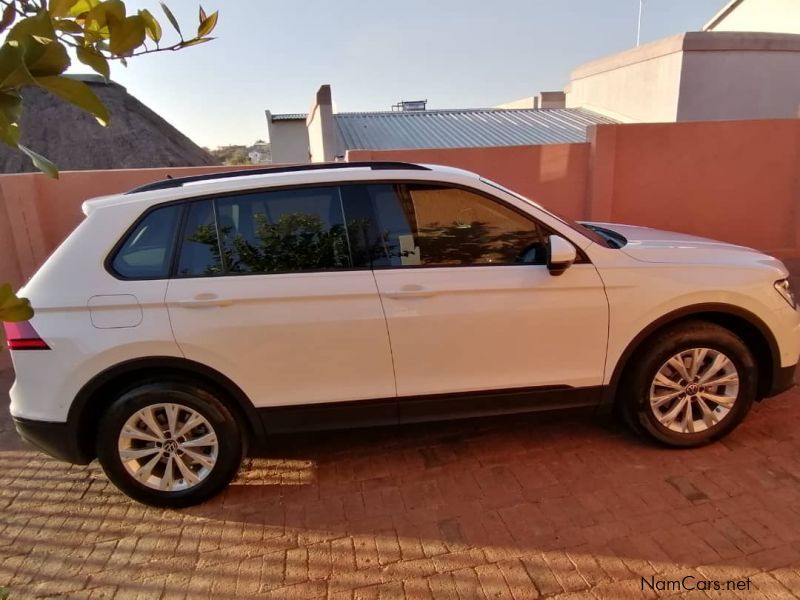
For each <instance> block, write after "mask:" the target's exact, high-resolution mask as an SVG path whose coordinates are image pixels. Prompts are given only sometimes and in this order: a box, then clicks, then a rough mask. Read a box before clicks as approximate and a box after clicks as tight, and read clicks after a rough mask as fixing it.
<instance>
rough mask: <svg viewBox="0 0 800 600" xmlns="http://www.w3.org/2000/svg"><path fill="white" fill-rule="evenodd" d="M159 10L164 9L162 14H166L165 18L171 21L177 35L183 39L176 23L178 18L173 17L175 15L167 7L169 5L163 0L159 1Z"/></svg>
mask: <svg viewBox="0 0 800 600" xmlns="http://www.w3.org/2000/svg"><path fill="white" fill-rule="evenodd" d="M161 10H163V11H164V14H165V15H167V19H169V22H170V23H172V26H173V27H174V28H175V31H177V32H178V35H179V36H181V39H183V34H182V33H181V27H180V25H178V20H177V19H176V18H175V15H173V14H172V11H171V10H170V9H169V7H168V6H167V5H166V4H164V3H163V2H162V3H161Z"/></svg>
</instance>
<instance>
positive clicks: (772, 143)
mask: <svg viewBox="0 0 800 600" xmlns="http://www.w3.org/2000/svg"><path fill="white" fill-rule="evenodd" d="M348 158H349V159H350V160H370V159H375V160H407V161H412V162H424V163H438V164H444V165H451V166H455V167H461V168H465V169H469V170H471V171H476V172H478V173H481V174H482V175H485V176H486V177H488V178H490V179H494V180H496V181H498V182H500V183H502V184H504V185H507V186H508V187H511V188H513V189H516V190H518V191H519V192H521V193H523V194H525V195H528V196H530V197H532V198H534V199H535V200H537V201H539V202H541V203H542V204H544V205H545V206H547V207H548V208H550V209H552V210H555V211H557V212H560V213H562V214H564V215H567V216H570V217H573V218H578V219H592V220H598V221H617V222H625V223H635V224H642V225H649V226H653V227H660V228H665V229H672V230H677V231H683V232H687V233H694V234H700V235H704V236H708V237H712V238H717V239H721V240H726V241H730V242H734V243H740V244H745V245H748V246H754V247H756V248H759V249H762V250H765V251H768V252H771V253H774V254H777V255H779V256H782V257H800V119H785V120H766V121H727V122H725V121H723V122H719V121H717V122H700V123H698V122H694V123H677V124H676V123H663V124H627V125H600V126H597V127H594V128H592V129H591V130H590V135H589V141H588V142H587V143H583V144H556V145H545V146H514V147H502V148H459V149H450V150H442V149H433V150H391V151H350V152H349V153H348ZM228 168H238V167H228ZM221 169H225V167H201V168H183V169H136V170H119V171H73V172H64V173H62V174H61V178H60V179H59V180H52V179H48V178H47V177H45V176H43V175H40V174H22V175H0V281H11V282H12V283H13V284H15V285H17V286H18V285H20V284H22V283H23V282H24V280H25V279H26V278H27V277H29V276H30V275H31V274H32V273H33V272H34V271H35V270H36V268H37V267H38V266H39V265H40V264H41V263H42V262H43V261H44V260H45V258H46V257H47V255H48V254H49V253H50V252H52V250H53V249H54V248H55V247H56V246H57V245H58V244H59V243H60V242H61V241H62V240H63V239H64V237H66V235H67V234H68V233H69V232H70V231H71V230H72V229H73V228H74V227H75V225H77V223H79V222H80V220H81V219H82V217H83V215H82V213H81V210H80V207H81V203H82V202H83V201H84V200H86V199H88V198H92V197H95V196H99V195H104V194H111V193H117V192H122V191H125V190H128V189H131V188H133V187H135V186H137V185H141V184H143V183H147V182H149V181H154V180H157V179H163V178H164V177H165V176H166V175H167V174H170V175H172V176H175V177H179V176H183V175H190V174H200V173H204V172H208V171H214V170H221Z"/></svg>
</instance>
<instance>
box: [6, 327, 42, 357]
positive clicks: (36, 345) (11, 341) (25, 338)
mask: <svg viewBox="0 0 800 600" xmlns="http://www.w3.org/2000/svg"><path fill="white" fill-rule="evenodd" d="M3 329H5V332H6V341H7V342H8V349H9V350H50V346H48V345H47V342H45V341H44V340H43V339H42V338H41V337H40V336H39V334H38V333H36V330H35V329H34V328H33V325H31V324H30V321H22V322H21V323H3Z"/></svg>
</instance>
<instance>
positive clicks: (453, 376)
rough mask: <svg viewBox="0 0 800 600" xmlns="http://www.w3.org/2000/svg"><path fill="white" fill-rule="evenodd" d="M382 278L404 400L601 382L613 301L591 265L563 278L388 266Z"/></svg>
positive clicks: (506, 269)
mask: <svg viewBox="0 0 800 600" xmlns="http://www.w3.org/2000/svg"><path fill="white" fill-rule="evenodd" d="M375 278H376V279H377V281H378V288H379V289H380V292H381V298H382V300H383V306H384V309H385V311H386V318H387V321H388V325H389V335H390V337H391V341H392V354H393V356H394V366H395V373H396V377H397V392H398V394H399V395H400V396H415V395H424V394H438V393H448V392H464V391H470V390H491V389H507V388H517V387H519V388H522V387H536V386H557V385H565V384H566V385H570V386H572V387H588V386H596V385H600V384H601V383H602V380H603V367H604V363H605V353H606V338H607V336H608V303H607V301H606V295H605V292H604V291H603V284H602V281H601V280H600V277H599V276H598V275H597V271H596V270H595V268H594V266H592V265H590V264H579V265H574V266H573V267H572V268H570V269H568V270H567V271H566V272H565V273H564V274H563V275H561V276H559V277H553V276H552V275H550V273H549V272H548V270H547V267H546V266H543V265H536V266H534V265H520V266H496V267H495V266H476V267H452V268H449V267H443V268H430V269H382V270H376V271H375ZM566 324H569V327H565V325H566Z"/></svg>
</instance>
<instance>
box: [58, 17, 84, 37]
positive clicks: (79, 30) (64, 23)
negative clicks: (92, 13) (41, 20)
mask: <svg viewBox="0 0 800 600" xmlns="http://www.w3.org/2000/svg"><path fill="white" fill-rule="evenodd" d="M53 26H54V27H55V28H56V30H57V31H63V32H64V33H71V34H73V35H83V27H81V26H80V25H78V24H77V23H76V22H75V21H73V20H72V19H56V20H55V21H53Z"/></svg>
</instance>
